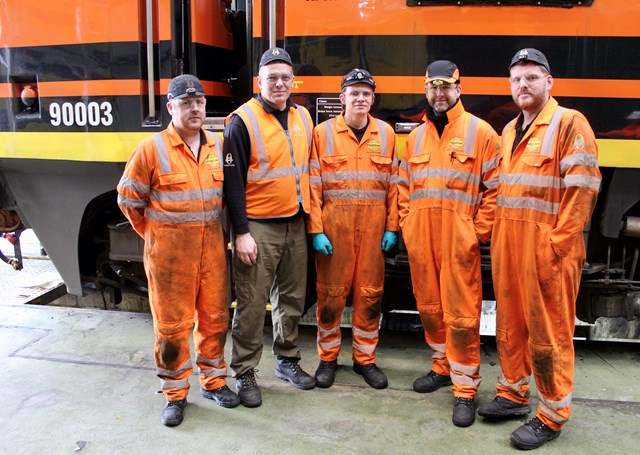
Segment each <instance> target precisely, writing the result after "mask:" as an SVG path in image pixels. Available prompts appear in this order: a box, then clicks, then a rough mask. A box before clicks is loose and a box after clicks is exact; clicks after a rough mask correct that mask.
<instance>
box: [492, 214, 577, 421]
mask: <svg viewBox="0 0 640 455" xmlns="http://www.w3.org/2000/svg"><path fill="white" fill-rule="evenodd" d="M549 231H550V227H549V226H545V225H536V224H534V223H526V222H520V223H519V222H506V221H504V220H499V222H498V223H496V230H494V239H495V240H496V242H495V244H494V246H492V255H493V261H494V267H493V270H494V282H495V286H496V298H497V301H498V319H497V330H498V334H499V336H498V354H499V356H500V365H501V367H502V372H503V376H502V377H501V379H500V380H499V384H498V395H501V396H504V397H505V398H508V399H511V400H513V401H516V402H519V403H525V402H527V401H528V393H529V386H528V378H529V375H530V374H531V372H533V375H534V378H535V381H536V386H537V388H538V392H539V394H540V405H539V407H538V417H539V418H540V419H541V420H542V421H543V422H544V423H545V424H546V425H548V426H549V427H551V428H552V429H554V430H558V429H560V428H561V426H562V425H563V424H564V423H565V422H566V421H567V419H568V418H569V415H570V413H571V396H572V391H573V369H574V350H573V330H574V324H575V300H576V297H577V291H578V287H579V284H580V275H581V268H582V264H583V262H584V243H583V241H582V238H580V239H579V242H577V243H576V245H575V246H574V248H573V249H572V250H571V252H570V254H569V255H568V256H567V257H566V258H559V257H558V256H557V255H556V253H555V252H554V251H553V248H552V247H551V244H550V242H549ZM519 239H530V241H527V242H522V241H521V240H519ZM494 252H495V254H494ZM501 272H505V273H501ZM516 288H518V292H513V290H514V289H516ZM518 330H519V331H518Z"/></svg>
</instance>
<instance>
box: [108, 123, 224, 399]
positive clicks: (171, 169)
mask: <svg viewBox="0 0 640 455" xmlns="http://www.w3.org/2000/svg"><path fill="white" fill-rule="evenodd" d="M200 134H201V136H203V140H202V146H201V147H200V152H199V160H198V161H196V158H195V157H194V155H193V153H192V152H191V150H190V149H189V147H188V146H187V145H186V144H185V143H184V142H183V141H182V139H181V138H180V136H179V135H178V133H177V132H176V130H175V128H174V127H173V124H169V127H168V128H167V129H166V130H165V131H163V132H161V133H158V134H155V135H153V136H151V137H149V138H148V139H146V140H144V141H143V142H142V143H141V144H140V145H139V146H138V147H137V148H136V149H135V151H134V152H133V154H132V155H131V157H130V158H129V161H128V163H127V165H126V167H125V170H124V174H123V176H122V178H121V179H120V182H119V184H118V193H119V194H118V205H119V206H120V209H121V210H122V212H123V213H124V214H125V216H126V217H127V218H128V219H129V221H130V222H131V225H132V226H133V228H134V229H135V231H136V232H137V233H138V234H140V236H142V237H143V238H144V240H145V245H144V266H145V271H146V274H147V279H148V283H149V304H150V306H151V314H152V316H153V326H154V332H155V359H156V366H157V374H158V377H160V379H161V386H162V391H163V393H164V395H165V397H166V399H167V401H174V400H181V399H183V398H186V396H187V393H188V391H189V376H190V375H191V373H192V371H193V366H192V364H191V354H190V352H191V351H190V349H189V334H190V332H191V329H192V328H193V327H194V324H195V330H194V344H195V353H196V363H197V365H198V368H199V375H200V376H199V378H200V386H201V387H202V388H204V389H207V390H212V389H217V388H219V387H222V386H224V385H225V384H226V373H227V364H226V362H225V360H224V345H225V341H226V334H227V327H228V322H229V309H228V305H229V301H228V292H229V291H228V280H227V276H228V272H227V239H226V236H225V234H224V231H223V230H222V225H221V216H222V206H223V200H222V196H223V194H222V182H223V178H224V177H223V173H222V141H221V140H220V139H219V138H218V137H217V136H215V135H209V134H207V133H204V131H201V133H200ZM204 138H206V142H205V140H204Z"/></svg>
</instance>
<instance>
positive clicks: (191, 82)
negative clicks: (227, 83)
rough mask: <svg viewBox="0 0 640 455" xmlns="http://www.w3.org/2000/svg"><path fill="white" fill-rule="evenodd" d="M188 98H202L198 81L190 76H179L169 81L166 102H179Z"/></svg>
mask: <svg viewBox="0 0 640 455" xmlns="http://www.w3.org/2000/svg"><path fill="white" fill-rule="evenodd" d="M189 96H204V89H203V88H202V84H201V83H200V80H199V79H198V78H197V77H195V76H192V75H191V74H181V75H180V76H176V77H174V78H173V79H171V82H169V89H168V90H167V99H168V100H179V99H181V98H187V97H189Z"/></svg>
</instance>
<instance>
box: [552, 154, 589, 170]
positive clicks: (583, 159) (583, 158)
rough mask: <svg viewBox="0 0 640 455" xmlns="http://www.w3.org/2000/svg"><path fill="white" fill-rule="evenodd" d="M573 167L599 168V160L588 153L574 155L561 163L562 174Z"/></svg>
mask: <svg viewBox="0 0 640 455" xmlns="http://www.w3.org/2000/svg"><path fill="white" fill-rule="evenodd" d="M571 166H588V167H598V159H597V158H596V157H595V156H593V155H589V154H588V153H574V154H573V155H569V156H568V157H566V158H565V159H563V160H562V161H560V172H564V171H566V170H567V169H569V168H570V167H571Z"/></svg>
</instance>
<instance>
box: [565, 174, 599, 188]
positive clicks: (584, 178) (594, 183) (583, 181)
mask: <svg viewBox="0 0 640 455" xmlns="http://www.w3.org/2000/svg"><path fill="white" fill-rule="evenodd" d="M564 184H565V185H567V186H582V187H585V188H590V189H592V190H596V191H599V190H600V179H599V178H597V177H592V176H590V175H580V174H578V175H576V174H571V175H567V176H566V177H565V178H564Z"/></svg>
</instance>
